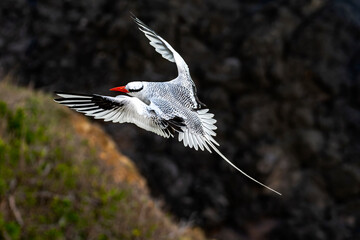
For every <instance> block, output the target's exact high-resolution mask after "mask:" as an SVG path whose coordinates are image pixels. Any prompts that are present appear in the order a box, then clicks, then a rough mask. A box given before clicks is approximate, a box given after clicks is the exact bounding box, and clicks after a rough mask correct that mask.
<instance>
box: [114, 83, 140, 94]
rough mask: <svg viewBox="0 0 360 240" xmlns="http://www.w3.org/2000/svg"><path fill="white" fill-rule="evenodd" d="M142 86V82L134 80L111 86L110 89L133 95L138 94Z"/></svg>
mask: <svg viewBox="0 0 360 240" xmlns="http://www.w3.org/2000/svg"><path fill="white" fill-rule="evenodd" d="M143 88H144V84H143V82H139V81H136V82H129V83H128V84H126V85H125V86H121V87H115V88H112V89H110V91H119V92H124V93H128V94H129V95H132V96H135V95H138V94H139V93H140V92H141V90H143Z"/></svg>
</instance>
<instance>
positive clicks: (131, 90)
mask: <svg viewBox="0 0 360 240" xmlns="http://www.w3.org/2000/svg"><path fill="white" fill-rule="evenodd" d="M143 88H144V86H141V88H139V89H136V90H135V89H130V92H140V91H141V90H142V89H143Z"/></svg>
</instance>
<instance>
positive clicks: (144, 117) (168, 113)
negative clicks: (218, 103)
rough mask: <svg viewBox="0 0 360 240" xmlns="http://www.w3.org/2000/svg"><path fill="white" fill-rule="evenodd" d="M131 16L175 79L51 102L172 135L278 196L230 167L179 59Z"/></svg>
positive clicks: (211, 116)
mask: <svg viewBox="0 0 360 240" xmlns="http://www.w3.org/2000/svg"><path fill="white" fill-rule="evenodd" d="M131 16H132V19H133V20H134V22H135V23H136V24H137V26H138V28H139V29H140V31H142V32H143V33H144V34H145V36H146V37H147V38H148V39H149V40H150V45H151V46H153V47H154V48H155V51H156V52H158V53H160V54H161V55H162V56H163V57H164V58H165V59H167V60H169V61H170V62H174V63H175V64H176V66H177V70H178V76H177V77H176V78H175V79H173V80H171V81H168V82H145V81H134V82H129V83H128V84H126V85H125V86H121V87H115V88H112V89H110V90H111V91H119V92H123V93H126V94H127V95H118V96H116V97H111V96H103V95H98V94H74V93H65V92H55V93H56V94H57V95H58V96H59V97H61V98H57V99H54V100H55V102H57V103H60V104H63V105H66V106H68V107H69V108H71V109H74V110H76V111H78V112H80V113H84V114H85V115H86V116H91V117H94V118H95V119H104V121H112V122H114V123H116V122H118V123H133V124H135V125H137V126H138V127H140V128H143V129H145V130H147V131H151V132H154V133H156V134H158V135H160V136H162V137H165V138H169V137H174V135H175V134H176V133H177V134H178V140H179V141H180V142H181V141H182V142H183V143H184V145H185V147H190V148H195V149H196V150H198V149H201V150H205V149H206V150H207V151H209V152H210V153H211V150H214V151H215V152H216V153H217V154H219V155H220V156H221V157H222V158H223V159H224V160H225V161H226V162H228V163H229V164H230V165H231V166H232V167H234V168H235V169H236V170H238V171H239V172H241V173H242V174H244V175H245V176H246V177H248V178H250V179H251V180H253V181H254V182H256V183H258V184H260V185H261V186H263V187H265V188H267V189H269V190H271V191H273V192H275V193H277V194H279V195H281V194H280V193H279V192H277V191H275V190H274V189H272V188H270V187H268V186H266V185H265V184H263V183H261V182H259V181H258V180H256V179H254V178H253V177H251V176H249V175H248V174H246V173H245V172H244V171H242V170H241V169H239V168H238V167H236V166H235V165H234V164H233V163H232V162H231V161H230V160H228V159H227V158H226V157H225V156H224V155H223V154H222V153H221V152H220V151H219V150H218V148H217V147H216V146H219V144H218V143H217V142H216V140H215V139H214V137H215V136H216V133H215V132H214V131H215V130H216V129H217V127H216V126H215V123H216V120H215V119H214V114H212V113H209V109H207V108H206V105H205V104H203V103H202V102H200V101H199V99H198V97H197V92H196V86H195V84H194V82H193V80H192V78H191V76H190V72H189V68H188V66H187V64H186V63H185V61H184V59H183V58H182V57H181V56H180V55H179V53H177V52H176V51H175V50H174V49H173V48H172V46H171V45H170V44H169V43H168V42H167V41H165V40H164V39H163V38H162V37H160V36H159V35H158V34H156V33H155V32H154V31H153V30H152V29H151V28H150V27H148V26H147V25H146V24H145V23H143V22H142V21H140V19H138V18H137V17H136V16H135V15H133V14H131Z"/></svg>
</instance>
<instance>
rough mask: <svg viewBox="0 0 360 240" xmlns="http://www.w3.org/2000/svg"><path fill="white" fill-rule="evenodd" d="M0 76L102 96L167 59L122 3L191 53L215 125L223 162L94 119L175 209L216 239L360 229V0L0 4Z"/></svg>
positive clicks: (156, 70)
mask: <svg viewBox="0 0 360 240" xmlns="http://www.w3.org/2000/svg"><path fill="white" fill-rule="evenodd" d="M0 7H1V14H0V74H1V75H2V76H5V75H6V74H9V73H11V74H14V75H15V76H17V77H18V81H19V83H21V84H32V85H34V86H35V87H37V88H41V89H45V90H49V91H52V90H63V91H73V92H87V93H89V92H96V93H106V94H110V93H108V89H109V88H110V87H113V86H118V85H123V84H125V83H127V82H128V81H131V80H139V79H142V80H149V81H166V80H169V79H172V78H174V77H175V76H176V68H175V66H174V65H173V64H172V63H170V62H167V61H166V60H164V59H162V58H161V56H160V55H158V54H157V53H156V52H155V51H154V50H153V48H152V47H151V46H149V45H148V42H147V39H146V38H145V37H144V36H143V34H142V33H141V32H139V31H138V30H137V29H136V28H135V24H133V23H132V22H131V20H130V17H129V14H128V11H129V10H130V11H132V12H134V13H135V14H136V15H137V16H138V17H139V18H140V19H142V20H143V21H144V22H146V23H147V24H148V25H150V26H151V27H152V28H153V29H154V30H155V31H156V32H157V33H159V34H160V35H161V36H162V37H164V38H165V39H166V40H168V41H169V43H170V44H171V45H172V46H173V47H174V48H175V49H176V50H177V51H178V52H179V53H180V54H181V55H182V56H183V57H184V59H185V60H186V61H187V63H188V65H189V67H190V70H191V73H192V77H193V79H194V81H195V82H196V84H197V86H198V92H199V97H200V100H202V101H203V102H205V103H206V104H207V106H209V107H210V109H211V110H212V112H214V113H215V114H216V117H217V120H218V124H217V125H218V127H219V129H218V137H217V140H218V141H219V143H220V144H221V145H222V146H221V147H220V149H221V150H222V151H223V152H224V154H225V155H226V156H228V157H229V159H231V160H232V161H233V162H234V163H235V164H236V165H238V166H239V167H240V168H242V169H244V170H245V171H246V172H248V173H249V174H250V175H252V176H254V177H256V178H258V179H259V180H262V181H263V182H265V183H266V184H268V185H269V186H271V187H273V188H275V189H277V190H279V191H280V192H282V193H283V197H281V198H279V197H277V196H275V195H273V194H272V193H271V192H268V191H266V190H265V189H263V188H261V187H259V186H258V185H256V184H254V183H253V182H250V181H249V180H248V179H246V178H245V177H243V176H242V175H240V174H239V173H237V172H235V171H232V169H231V168H230V167H229V166H228V165H227V164H226V163H224V162H223V161H222V160H221V159H220V158H219V157H217V156H215V155H210V154H208V153H202V152H195V151H194V150H192V149H188V148H184V147H183V146H182V144H181V143H178V142H177V141H176V140H175V139H173V140H165V139H162V138H160V137H157V136H155V135H154V134H151V133H147V132H144V131H142V130H139V129H137V128H136V127H133V126H130V125H114V124H106V125H104V126H105V127H106V129H107V130H108V132H109V133H110V134H111V135H112V136H113V137H114V139H115V140H116V141H117V143H118V147H119V149H120V150H121V151H123V152H124V153H125V154H127V155H129V156H130V157H131V158H132V159H133V160H134V161H135V162H136V163H137V165H138V166H139V168H140V169H141V171H142V173H143V174H144V175H145V177H146V178H147V180H148V184H149V186H150V188H151V189H152V192H153V194H154V195H155V196H156V197H158V198H161V199H164V200H165V201H166V203H167V207H168V208H169V209H170V210H171V211H172V212H173V213H174V214H175V215H177V216H178V217H179V218H182V219H188V220H191V221H193V222H194V223H196V224H199V225H200V226H202V227H204V228H205V229H206V230H207V231H208V233H209V235H210V236H214V237H218V238H219V239H238V238H239V237H240V236H242V237H248V238H251V239H350V238H356V237H359V225H360V170H359V169H360V166H359V165H360V164H359V157H360V142H359V136H360V127H359V126H360V107H359V106H360V105H359V104H360V98H359V96H360V94H359V90H360V45H359V39H360V17H359V16H360V4H359V3H358V1H355V0H347V1H340V0H333V1H325V0H311V1H276V0H273V1H257V3H254V2H253V1H241V2H239V1H236V0H226V1H213V0H206V1H180V0H172V1H146V0H142V1H137V2H136V3H133V2H132V1H129V2H126V1H115V0H114V1H113V0H99V1H85V0H84V1H62V2H60V1H47V2H46V3H40V1H36V0H28V1H20V0H18V1H9V0H8V1H1V3H0Z"/></svg>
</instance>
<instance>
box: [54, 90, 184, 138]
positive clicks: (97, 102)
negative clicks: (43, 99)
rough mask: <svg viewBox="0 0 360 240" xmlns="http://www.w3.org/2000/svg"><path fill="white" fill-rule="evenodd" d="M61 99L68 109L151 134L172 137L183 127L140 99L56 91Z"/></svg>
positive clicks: (57, 100)
mask: <svg viewBox="0 0 360 240" xmlns="http://www.w3.org/2000/svg"><path fill="white" fill-rule="evenodd" d="M56 94H57V95H58V96H59V97H61V98H57V99H54V100H55V102H57V103H60V104H63V105H66V106H68V107H69V108H71V109H74V110H76V111H78V112H81V113H84V114H85V115H86V116H91V117H94V118H95V119H104V121H106V122H108V121H112V122H114V123H115V122H118V123H125V122H127V123H133V124H135V125H137V126H138V127H140V128H143V129H145V130H147V131H151V132H154V133H156V134H158V135H160V136H162V137H165V138H168V137H172V136H173V133H174V131H177V129H178V128H179V126H176V122H174V121H173V119H163V118H161V117H160V116H158V115H157V114H156V112H155V111H154V110H153V109H151V107H149V106H148V105H146V104H145V103H144V102H142V101H140V100H139V99H138V98H135V97H130V96H125V95H119V96H117V97H109V96H102V95H97V94H93V95H87V94H72V93H62V92H56Z"/></svg>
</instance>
